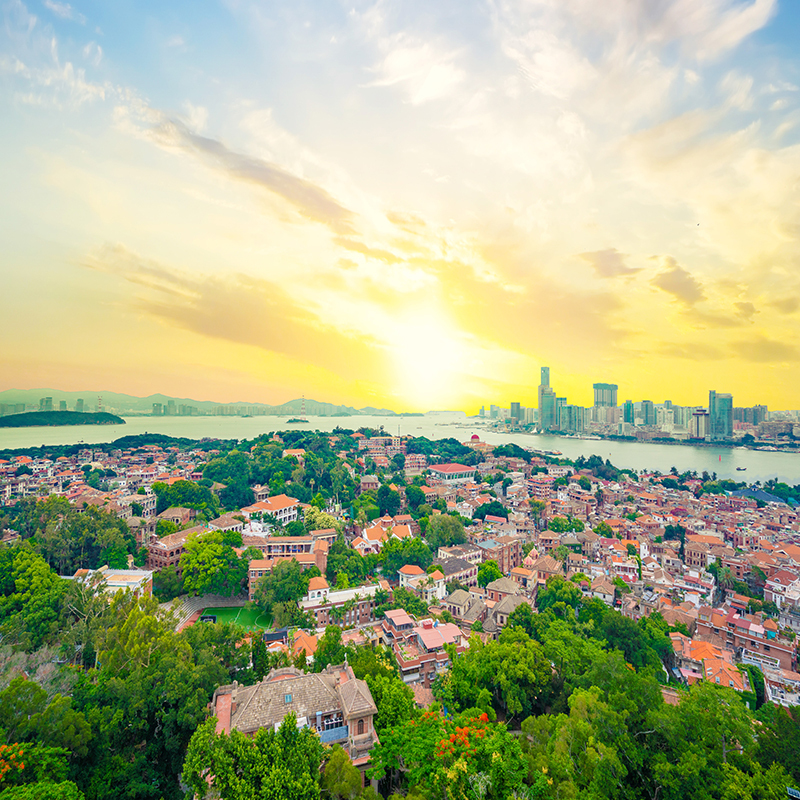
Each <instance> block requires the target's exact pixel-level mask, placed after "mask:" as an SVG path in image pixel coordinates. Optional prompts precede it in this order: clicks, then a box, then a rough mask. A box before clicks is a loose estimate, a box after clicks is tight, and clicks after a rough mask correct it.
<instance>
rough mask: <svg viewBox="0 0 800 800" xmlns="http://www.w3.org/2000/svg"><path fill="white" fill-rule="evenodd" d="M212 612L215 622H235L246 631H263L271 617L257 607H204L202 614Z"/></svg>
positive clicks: (270, 621)
mask: <svg viewBox="0 0 800 800" xmlns="http://www.w3.org/2000/svg"><path fill="white" fill-rule="evenodd" d="M206 614H213V615H214V616H216V618H217V622H235V623H236V624H237V625H241V626H242V627H243V628H245V629H246V630H248V631H263V630H267V628H269V626H270V624H271V623H272V618H271V617H270V615H269V614H265V613H264V612H263V611H261V610H260V609H258V608H253V609H250V608H244V607H241V608H206V609H204V610H203V616H205V615H206Z"/></svg>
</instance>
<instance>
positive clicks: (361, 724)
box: [358, 719, 364, 736]
mask: <svg viewBox="0 0 800 800" xmlns="http://www.w3.org/2000/svg"><path fill="white" fill-rule="evenodd" d="M362 733H364V720H363V719H360V720H359V721H358V735H359V736H361V734H362Z"/></svg>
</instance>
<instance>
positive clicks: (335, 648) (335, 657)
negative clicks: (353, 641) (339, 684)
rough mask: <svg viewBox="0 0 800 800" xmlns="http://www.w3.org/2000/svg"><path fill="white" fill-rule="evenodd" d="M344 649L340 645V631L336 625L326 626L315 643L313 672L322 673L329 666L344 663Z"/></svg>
mask: <svg viewBox="0 0 800 800" xmlns="http://www.w3.org/2000/svg"><path fill="white" fill-rule="evenodd" d="M344 656H345V649H344V645H343V644H342V629H341V628H340V627H339V626H338V625H328V626H327V627H326V628H325V633H323V634H322V636H321V637H320V639H319V642H317V652H316V653H314V672H322V670H324V669H325V667H327V666H328V665H329V664H334V665H335V664H341V663H342V662H344Z"/></svg>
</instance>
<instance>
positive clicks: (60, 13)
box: [44, 0, 86, 25]
mask: <svg viewBox="0 0 800 800" xmlns="http://www.w3.org/2000/svg"><path fill="white" fill-rule="evenodd" d="M44 7H45V8H49V9H50V11H52V12H53V13H54V14H55V15H56V16H57V17H60V18H61V19H71V20H72V21H73V22H79V23H80V24H81V25H85V24H86V17H84V16H83V14H80V13H78V12H77V11H76V10H75V9H74V8H73V7H72V6H71V5H70V4H69V3H59V2H56V0H44Z"/></svg>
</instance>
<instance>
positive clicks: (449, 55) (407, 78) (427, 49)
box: [368, 34, 465, 105]
mask: <svg viewBox="0 0 800 800" xmlns="http://www.w3.org/2000/svg"><path fill="white" fill-rule="evenodd" d="M383 48H384V49H385V50H386V51H387V52H386V55H385V56H384V58H383V60H382V61H381V63H380V64H379V65H378V66H376V67H375V68H374V71H375V72H377V73H379V75H380V77H379V78H377V79H376V80H374V81H372V82H371V83H369V84H368V85H369V86H395V85H397V84H400V85H402V86H403V88H404V89H405V90H406V91H407V93H408V96H409V100H410V102H411V103H412V104H413V105H419V104H421V103H427V102H428V101H430V100H436V99H438V98H440V97H444V96H446V95H448V94H449V93H450V92H451V91H452V90H453V89H454V88H455V87H456V86H457V85H458V84H459V83H461V81H463V80H464V77H465V72H464V70H463V69H461V68H459V67H457V66H456V65H455V64H454V63H453V62H454V61H455V59H456V57H457V55H458V53H456V52H447V51H443V50H440V49H438V48H437V47H436V46H435V45H433V44H432V43H429V42H421V41H415V40H413V39H412V38H411V37H409V36H407V35H405V34H401V35H399V36H397V37H393V39H392V40H389V39H385V40H384V41H383Z"/></svg>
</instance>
